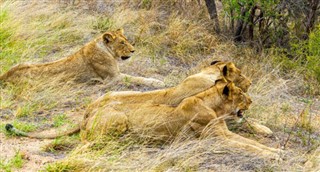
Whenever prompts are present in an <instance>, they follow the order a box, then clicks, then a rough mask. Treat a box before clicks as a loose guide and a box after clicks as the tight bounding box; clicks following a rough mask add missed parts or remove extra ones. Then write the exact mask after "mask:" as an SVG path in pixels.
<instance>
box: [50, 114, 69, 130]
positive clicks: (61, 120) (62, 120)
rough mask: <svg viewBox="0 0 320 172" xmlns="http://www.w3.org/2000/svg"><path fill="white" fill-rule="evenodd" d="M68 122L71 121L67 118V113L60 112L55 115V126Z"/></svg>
mask: <svg viewBox="0 0 320 172" xmlns="http://www.w3.org/2000/svg"><path fill="white" fill-rule="evenodd" d="M67 122H69V121H68V119H67V115H66V114H58V115H56V116H55V117H53V126H54V127H56V128H57V127H60V126H62V125H64V124H65V123H67Z"/></svg>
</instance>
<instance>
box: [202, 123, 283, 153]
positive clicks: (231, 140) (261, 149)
mask: <svg viewBox="0 0 320 172" xmlns="http://www.w3.org/2000/svg"><path fill="white" fill-rule="evenodd" d="M209 125H210V126H209V127H207V128H206V129H205V130H204V131H203V133H206V137H207V136H208V133H210V134H211V135H210V136H214V137H217V138H220V139H223V140H224V141H225V144H227V145H230V146H232V147H239V148H243V149H245V150H247V151H249V152H252V153H256V154H259V155H261V156H263V157H269V158H271V159H281V158H280V153H281V152H282V150H280V149H275V148H271V147H268V146H265V145H263V144H261V143H259V142H257V141H254V140H250V139H247V138H245V137H242V136H240V135H238V134H235V133H233V132H231V131H229V129H228V128H227V125H226V123H225V122H224V120H223V119H221V120H219V121H214V122H213V123H211V124H209Z"/></svg>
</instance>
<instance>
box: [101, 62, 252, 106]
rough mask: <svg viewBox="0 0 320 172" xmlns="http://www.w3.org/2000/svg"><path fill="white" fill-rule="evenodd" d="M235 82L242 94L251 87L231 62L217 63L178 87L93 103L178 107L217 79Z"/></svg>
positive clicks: (117, 95) (116, 95) (111, 95)
mask: <svg viewBox="0 0 320 172" xmlns="http://www.w3.org/2000/svg"><path fill="white" fill-rule="evenodd" d="M222 78H225V79H226V80H227V81H230V82H235V84H236V86H238V87H240V88H241V89H242V90H243V91H244V92H247V90H248V88H249V86H250V85H251V81H250V79H248V78H247V77H246V76H244V75H242V74H241V71H240V70H239V69H238V68H237V67H236V66H235V65H234V64H233V63H232V62H217V63H215V64H214V65H211V66H208V67H206V68H204V69H202V70H201V72H199V73H197V74H194V75H191V76H188V77H187V78H186V79H184V80H183V81H182V82H181V83H180V84H179V85H177V86H175V87H171V88H166V89H160V90H155V91H149V92H139V91H125V92H124V91H123V92H110V93H108V94H106V95H104V96H102V97H100V98H99V99H98V100H96V101H95V103H97V104H99V103H101V102H104V103H107V101H115V100H117V101H120V102H123V103H146V102H148V103H153V104H166V105H170V106H176V105H178V104H179V103H180V102H181V101H182V100H183V99H184V98H186V97H190V96H193V95H195V94H198V93H200V92H202V91H204V90H207V89H208V88H210V87H212V86H214V85H215V82H216V81H217V80H219V79H222Z"/></svg>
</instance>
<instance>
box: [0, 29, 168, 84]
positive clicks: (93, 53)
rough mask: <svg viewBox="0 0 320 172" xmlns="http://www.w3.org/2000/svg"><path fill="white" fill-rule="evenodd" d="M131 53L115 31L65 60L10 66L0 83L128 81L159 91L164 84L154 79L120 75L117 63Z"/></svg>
mask: <svg viewBox="0 0 320 172" xmlns="http://www.w3.org/2000/svg"><path fill="white" fill-rule="evenodd" d="M133 52H134V47H133V46H132V45H131V44H130V43H129V42H128V40H127V38H126V37H125V36H124V35H123V30H122V29H119V30H117V31H114V32H106V33H104V34H102V35H101V36H99V37H98V38H96V39H94V40H93V41H91V42H89V43H88V44H86V45H85V46H84V47H82V48H81V49H80V50H79V51H77V52H76V53H74V54H72V55H70V56H68V57H66V58H63V59H60V60H57V61H54V62H50V63H44V64H19V65H17V66H14V67H13V68H11V69H10V70H9V71H8V72H6V73H4V74H3V75H1V76H0V81H4V82H11V83H19V82H24V81H25V80H26V79H30V80H37V79H40V78H45V79H50V80H51V79H52V78H54V77H61V80H62V81H70V80H72V81H76V82H87V81H90V80H92V79H107V80H109V81H110V82H111V81H112V80H115V79H124V78H129V79H130V81H131V82H133V83H138V84H146V85H151V86H154V87H163V86H164V83H163V82H162V81H159V80H156V79H152V78H143V77H134V76H130V75H127V74H122V73H120V70H119V67H118V62H117V60H119V59H123V60H125V59H127V58H129V57H130V55H131V54H132V53H133Z"/></svg>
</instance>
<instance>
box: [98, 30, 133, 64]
mask: <svg viewBox="0 0 320 172" xmlns="http://www.w3.org/2000/svg"><path fill="white" fill-rule="evenodd" d="M102 40H103V45H104V47H105V48H106V49H108V50H111V52H112V55H113V57H115V58H121V59H122V60H126V59H128V58H130V56H131V54H132V53H134V47H133V45H131V44H130V43H129V42H128V39H127V38H126V37H125V36H124V35H123V29H118V30H116V31H114V32H105V33H104V34H103V35H102ZM109 52H110V51H109Z"/></svg>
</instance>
